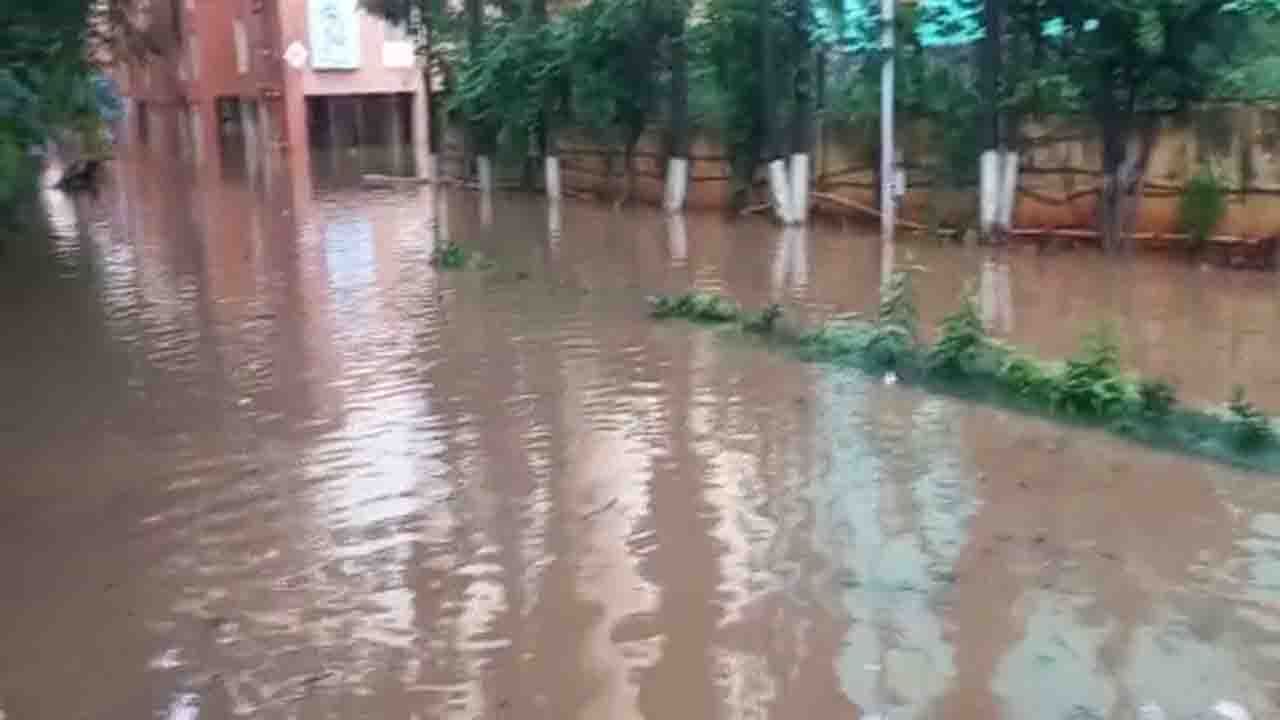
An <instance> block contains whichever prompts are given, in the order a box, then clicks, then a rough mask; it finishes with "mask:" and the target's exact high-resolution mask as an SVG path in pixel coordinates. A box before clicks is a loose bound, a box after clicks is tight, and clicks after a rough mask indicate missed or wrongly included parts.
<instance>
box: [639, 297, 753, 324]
mask: <svg viewBox="0 0 1280 720" xmlns="http://www.w3.org/2000/svg"><path fill="white" fill-rule="evenodd" d="M650 303H651V304H652V306H653V307H652V310H651V313H650V314H651V315H653V317H655V318H672V317H678V318H684V319H686V320H698V321H701V322H711V323H723V322H730V321H732V320H736V319H737V318H738V315H739V310H738V305H737V304H736V303H734V302H733V301H732V300H729V299H727V298H725V297H722V296H720V295H716V294H715V293H697V292H692V293H685V294H683V295H676V296H673V297H668V296H661V297H656V298H651V299H650Z"/></svg>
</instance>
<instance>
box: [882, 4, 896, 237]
mask: <svg viewBox="0 0 1280 720" xmlns="http://www.w3.org/2000/svg"><path fill="white" fill-rule="evenodd" d="M895 2H896V0H880V52H881V53H883V55H884V65H882V66H881V68H880V237H881V240H883V241H884V242H885V243H892V242H893V231H894V225H896V224H897V223H896V220H897V217H896V216H897V202H898V199H897V197H896V195H897V188H896V187H895V185H896V175H897V168H896V167H895V165H896V162H895V158H896V157H897V155H896V149H895V148H894V143H893V10H894V8H893V6H894V3H895Z"/></svg>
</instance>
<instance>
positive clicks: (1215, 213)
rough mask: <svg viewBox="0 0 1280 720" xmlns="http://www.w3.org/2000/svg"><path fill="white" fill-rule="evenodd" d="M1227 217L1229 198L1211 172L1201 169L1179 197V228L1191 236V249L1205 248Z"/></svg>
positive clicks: (1189, 243) (1189, 242)
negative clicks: (1224, 217) (1225, 216)
mask: <svg viewBox="0 0 1280 720" xmlns="http://www.w3.org/2000/svg"><path fill="white" fill-rule="evenodd" d="M1226 214H1227V195H1226V191H1225V190H1224V189H1223V187H1222V183H1220V182H1219V181H1218V178H1217V176H1215V175H1214V174H1213V173H1212V172H1211V171H1209V170H1207V169H1201V170H1200V171H1199V172H1197V173H1196V174H1195V175H1194V176H1193V177H1192V178H1191V179H1190V180H1188V181H1187V185H1186V187H1184V188H1183V189H1182V193H1181V195H1180V196H1179V197H1178V224H1179V226H1180V227H1181V228H1182V231H1183V232H1185V233H1186V234H1187V235H1188V236H1189V240H1188V245H1189V248H1190V249H1193V250H1194V249H1199V248H1202V247H1204V245H1205V243H1207V242H1208V241H1209V237H1210V236H1211V235H1213V231H1214V230H1215V229H1217V227H1218V223H1220V222H1222V218H1223V216H1224V215H1226Z"/></svg>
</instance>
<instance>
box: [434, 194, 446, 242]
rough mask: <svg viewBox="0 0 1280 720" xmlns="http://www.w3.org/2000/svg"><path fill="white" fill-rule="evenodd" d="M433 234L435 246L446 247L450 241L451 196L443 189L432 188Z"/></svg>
mask: <svg viewBox="0 0 1280 720" xmlns="http://www.w3.org/2000/svg"><path fill="white" fill-rule="evenodd" d="M431 205H432V208H433V212H432V215H431V235H432V239H433V240H434V241H435V244H434V247H444V245H445V244H446V243H448V242H449V196H448V195H447V194H445V193H444V192H442V191H437V190H436V189H435V186H432V188H431Z"/></svg>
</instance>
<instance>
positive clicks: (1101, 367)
mask: <svg viewBox="0 0 1280 720" xmlns="http://www.w3.org/2000/svg"><path fill="white" fill-rule="evenodd" d="M1135 393H1136V390H1134V389H1133V388H1132V386H1131V384H1130V383H1128V382H1126V381H1125V380H1124V378H1122V377H1121V376H1120V346H1119V344H1118V343H1117V342H1116V340H1115V335H1114V334H1113V333H1112V332H1111V330H1110V328H1108V327H1105V326H1104V327H1101V328H1099V329H1097V330H1095V331H1094V332H1091V333H1089V334H1088V335H1086V336H1085V338H1084V347H1083V348H1082V350H1081V352H1080V353H1079V354H1077V355H1076V356H1075V357H1073V358H1071V359H1069V360H1067V366H1066V368H1065V369H1064V370H1063V372H1062V377H1061V378H1060V379H1059V380H1058V382H1057V383H1056V384H1055V387H1054V388H1053V398H1052V404H1053V408H1054V409H1055V410H1059V411H1062V412H1066V413H1068V414H1070V415H1079V416H1094V417H1100V418H1109V417H1117V416H1119V415H1121V414H1123V413H1124V411H1125V407H1126V405H1127V404H1128V403H1129V401H1130V400H1131V399H1132V398H1131V395H1132V394H1135Z"/></svg>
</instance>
